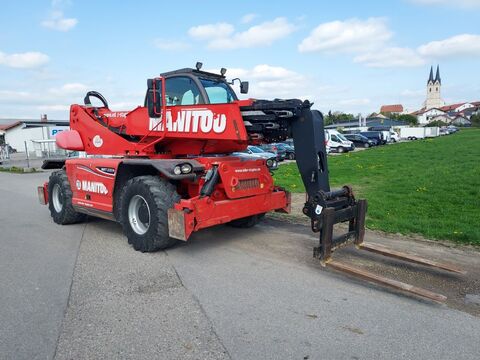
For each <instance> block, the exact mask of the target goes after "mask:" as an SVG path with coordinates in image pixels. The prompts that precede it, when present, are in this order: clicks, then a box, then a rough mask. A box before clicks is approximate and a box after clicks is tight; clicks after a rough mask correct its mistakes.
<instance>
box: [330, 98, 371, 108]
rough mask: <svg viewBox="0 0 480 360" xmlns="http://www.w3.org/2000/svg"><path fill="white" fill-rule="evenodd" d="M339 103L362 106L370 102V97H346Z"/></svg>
mask: <svg viewBox="0 0 480 360" xmlns="http://www.w3.org/2000/svg"><path fill="white" fill-rule="evenodd" d="M338 104H339V105H346V106H361V105H368V104H370V99H367V98H360V99H345V100H340V101H339V102H338Z"/></svg>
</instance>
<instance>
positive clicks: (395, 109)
mask: <svg viewBox="0 0 480 360" xmlns="http://www.w3.org/2000/svg"><path fill="white" fill-rule="evenodd" d="M380 112H381V113H401V112H403V105H401V104H394V105H382V107H381V108H380Z"/></svg>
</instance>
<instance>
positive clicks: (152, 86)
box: [146, 79, 162, 118]
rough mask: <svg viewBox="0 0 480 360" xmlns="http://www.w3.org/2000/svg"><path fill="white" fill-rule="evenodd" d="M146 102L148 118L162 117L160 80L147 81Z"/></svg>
mask: <svg viewBox="0 0 480 360" xmlns="http://www.w3.org/2000/svg"><path fill="white" fill-rule="evenodd" d="M147 86H148V90H147V99H146V100H147V101H146V106H147V108H148V116H150V117H152V118H158V117H160V116H161V115H162V80H161V79H148V80H147Z"/></svg>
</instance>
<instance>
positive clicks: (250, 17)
mask: <svg viewBox="0 0 480 360" xmlns="http://www.w3.org/2000/svg"><path fill="white" fill-rule="evenodd" d="M257 17H258V15H257V14H246V15H243V16H242V18H241V19H240V22H241V23H242V24H248V23H251V22H252V21H253V20H255V19H256V18H257Z"/></svg>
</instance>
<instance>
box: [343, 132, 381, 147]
mask: <svg viewBox="0 0 480 360" xmlns="http://www.w3.org/2000/svg"><path fill="white" fill-rule="evenodd" d="M343 136H345V137H346V138H347V139H348V140H350V141H351V142H353V143H354V144H355V146H356V147H364V148H369V147H370V146H375V145H377V144H378V143H377V142H376V141H375V139H369V138H367V137H365V136H363V135H361V134H344V135H343Z"/></svg>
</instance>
